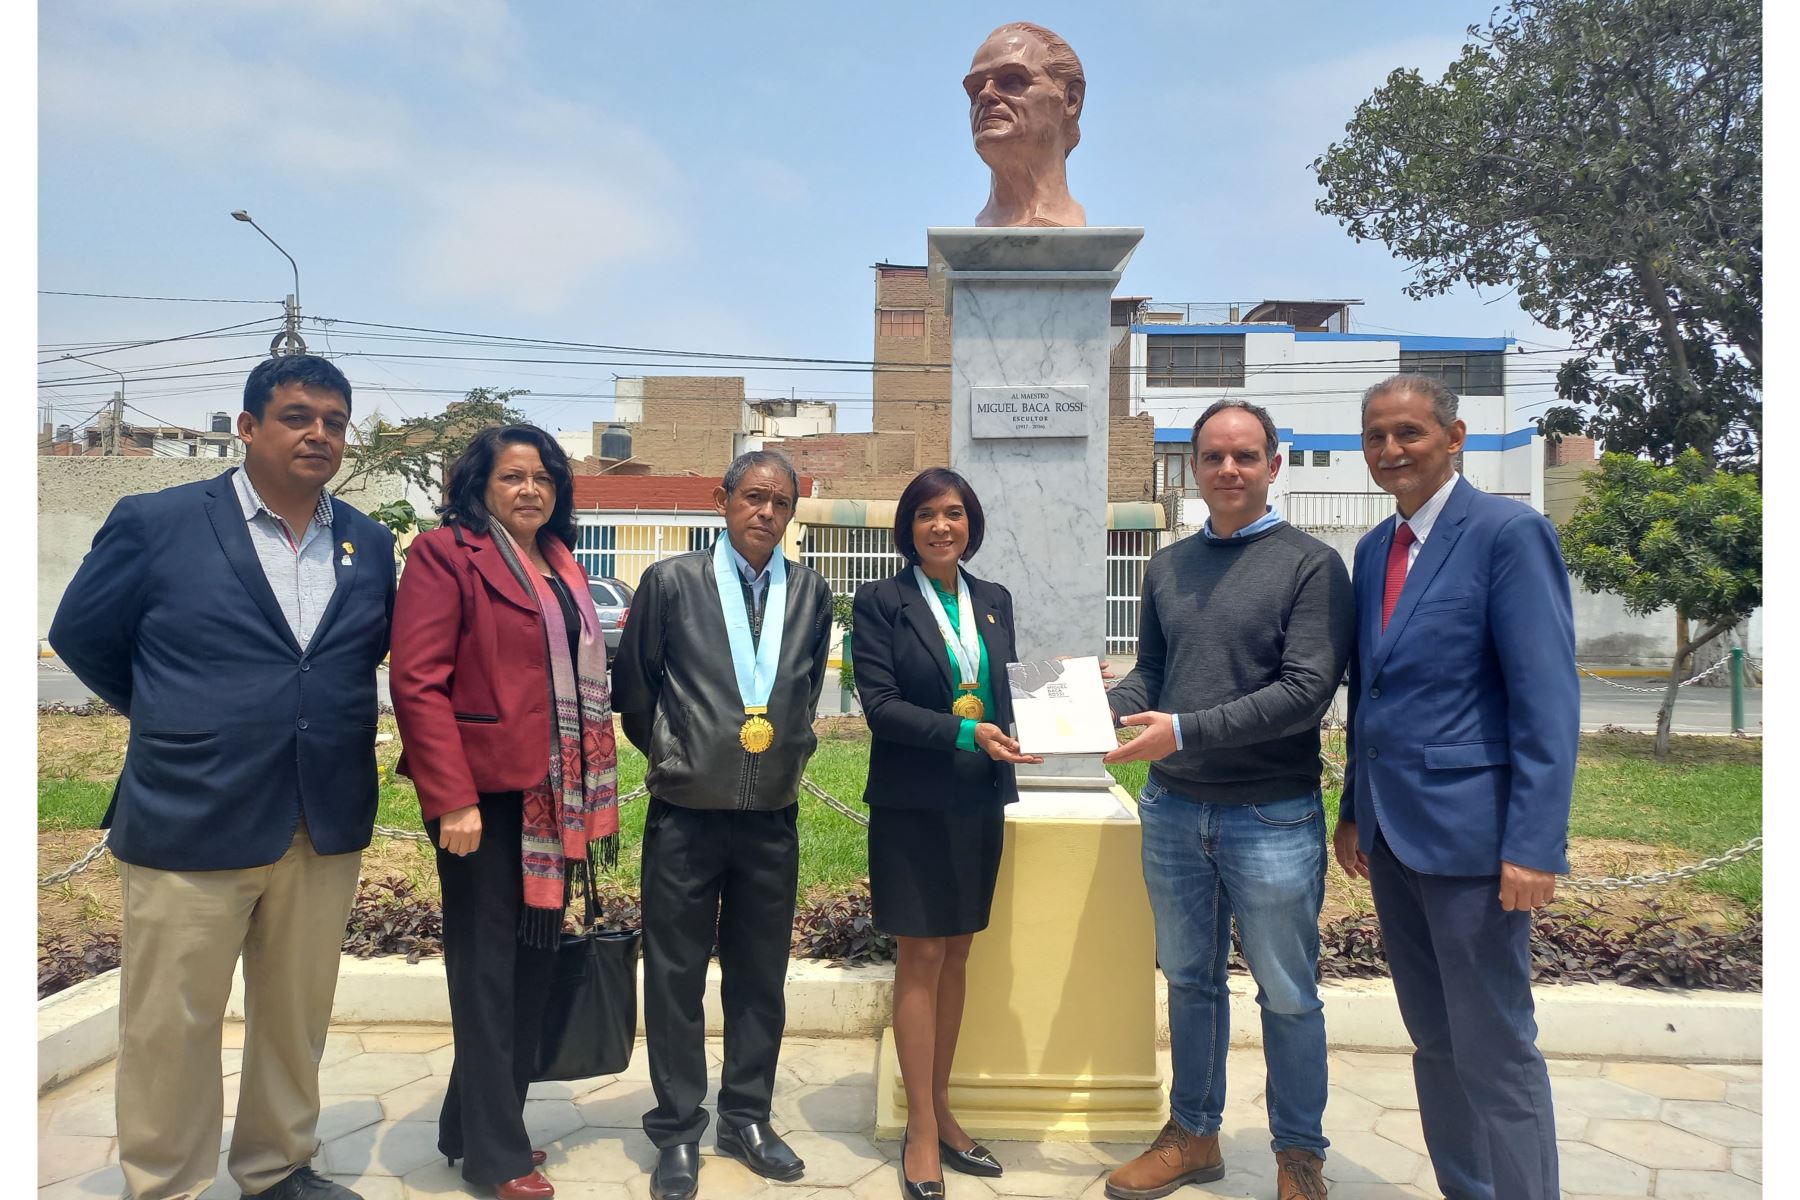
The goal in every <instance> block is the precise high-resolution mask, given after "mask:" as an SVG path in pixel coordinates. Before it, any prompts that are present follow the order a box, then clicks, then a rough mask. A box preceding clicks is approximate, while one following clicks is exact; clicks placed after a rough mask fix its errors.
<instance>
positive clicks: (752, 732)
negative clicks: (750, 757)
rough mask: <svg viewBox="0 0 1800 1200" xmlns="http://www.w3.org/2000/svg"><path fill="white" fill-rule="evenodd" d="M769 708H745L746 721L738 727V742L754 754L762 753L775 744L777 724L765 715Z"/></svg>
mask: <svg viewBox="0 0 1800 1200" xmlns="http://www.w3.org/2000/svg"><path fill="white" fill-rule="evenodd" d="M768 711H769V710H768V709H767V708H749V709H745V710H744V712H745V716H744V723H743V725H742V726H741V727H740V728H739V729H738V744H739V745H740V746H742V747H743V748H744V749H746V750H748V751H749V752H750V753H752V754H761V753H762V752H763V751H764V750H767V749H768V748H769V747H770V746H773V745H774V744H775V726H773V725H771V724H769V719H768V718H767V717H765V716H763V714H764V713H766V712H768Z"/></svg>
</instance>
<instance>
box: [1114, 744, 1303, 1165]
mask: <svg viewBox="0 0 1800 1200" xmlns="http://www.w3.org/2000/svg"><path fill="white" fill-rule="evenodd" d="M1138 816H1139V819H1140V820H1141V821H1142V822H1143V828H1144V883H1145V884H1146V885H1147V887H1148V889H1149V892H1150V908H1151V911H1152V912H1153V913H1154V914H1155V917H1156V957H1157V961H1158V962H1159V963H1160V964H1161V966H1162V971H1163V975H1164V977H1166V978H1167V979H1168V981H1169V1040H1170V1043H1171V1047H1172V1057H1173V1060H1174V1074H1175V1079H1174V1084H1173V1087H1172V1089H1171V1095H1170V1108H1171V1109H1172V1110H1173V1113H1174V1117H1175V1119H1176V1120H1177V1121H1179V1122H1180V1123H1181V1125H1182V1127H1183V1128H1185V1129H1187V1130H1189V1131H1190V1132H1192V1133H1198V1134H1211V1133H1217V1132H1218V1129H1219V1122H1220V1117H1221V1114H1222V1113H1223V1112H1224V1109H1225V1052H1226V1049H1227V1047H1228V1046H1229V1044H1230V1041H1231V1028H1230V1016H1231V1012H1230V998H1229V995H1228V993H1227V990H1226V984H1225V966H1226V962H1227V960H1228V959H1229V957H1230V955H1231V920H1232V917H1233V916H1235V917H1236V918H1237V925H1238V934H1239V936H1240V937H1241V938H1242V939H1243V943H1244V957H1245V959H1246V960H1248V962H1249V964H1250V973H1251V975H1252V976H1254V977H1255V979H1256V1003H1257V1004H1258V1005H1259V1006H1260V1007H1261V1008H1262V1028H1263V1058H1264V1061H1265V1062H1266V1063H1267V1065H1268V1076H1269V1078H1268V1087H1267V1090H1266V1096H1265V1099H1266V1102H1267V1104H1268V1109H1269V1132H1270V1133H1271V1134H1272V1135H1273V1140H1272V1142H1271V1144H1272V1146H1273V1147H1274V1149H1276V1150H1278V1151H1279V1150H1288V1149H1294V1148H1299V1149H1303V1150H1310V1151H1312V1152H1313V1153H1314V1154H1318V1155H1320V1156H1323V1155H1324V1153H1325V1147H1326V1146H1327V1145H1328V1144H1329V1143H1328V1142H1327V1141H1326V1140H1325V1133H1324V1118H1325V1088H1326V1065H1325V1011H1324V1005H1323V1004H1321V1003H1320V1001H1319V989H1318V965H1319V909H1320V907H1321V906H1322V905H1323V904H1324V903H1325V809H1324V804H1323V802H1322V800H1321V799H1320V796H1319V793H1318V792H1317V791H1312V792H1308V793H1307V794H1305V795H1303V796H1296V797H1294V798H1293V799H1291V800H1277V801H1273V802H1271V803H1268V804H1204V803H1201V802H1199V801H1197V800H1190V799H1188V798H1186V797H1185V796H1182V795H1180V794H1178V793H1175V792H1172V791H1170V790H1169V789H1167V788H1165V787H1163V786H1161V785H1160V784H1158V783H1157V782H1156V781H1155V780H1154V779H1152V780H1150V781H1149V782H1148V783H1146V784H1145V785H1144V790H1143V793H1142V794H1141V795H1140V796H1139V797H1138Z"/></svg>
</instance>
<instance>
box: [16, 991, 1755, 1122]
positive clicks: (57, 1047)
mask: <svg viewBox="0 0 1800 1200" xmlns="http://www.w3.org/2000/svg"><path fill="white" fill-rule="evenodd" d="M639 987H640V989H641V988H642V975H641V973H640V976H639ZM893 989H894V968H893V967H892V966H891V965H880V966H871V967H833V966H830V965H828V964H825V963H819V962H806V961H800V960H795V961H794V962H791V963H789V964H788V977H787V1031H788V1033H790V1034H792V1035H793V1036H795V1037H876V1036H878V1035H879V1034H880V1033H881V1031H882V1030H883V1029H884V1028H885V1027H886V1026H887V1024H888V1020H889V1016H890V1014H891V1012H892V1008H893ZM1532 993H1533V995H1534V996H1535V997H1536V1000H1537V1021H1538V1048H1539V1049H1541V1050H1542V1051H1543V1052H1544V1053H1545V1054H1546V1055H1547V1056H1549V1057H1552V1058H1630V1059H1656V1060H1662V1061H1667V1062H1749V1063H1755V1062H1761V1061H1762V1013H1763V998H1762V995H1761V994H1760V993H1755V992H1700V991H1648V990H1645V989H1642V988H1629V987H1623V986H1621V985H1619V984H1615V983H1584V984H1568V985H1558V984H1548V985H1541V986H1539V987H1536V988H1533V989H1532ZM1319 996H1320V999H1322V1000H1323V1001H1324V1003H1325V1028H1326V1031H1327V1033H1328V1034H1329V1037H1330V1040H1331V1045H1332V1046H1333V1047H1335V1048H1338V1049H1356V1050H1387V1051H1406V1050H1411V1049H1412V1043H1411V1042H1410V1041H1409V1040H1408V1039H1407V1036H1406V1028H1405V1026H1404V1025H1402V1024H1401V1021H1400V1009H1399V1007H1398V1006H1397V1005H1396V1004H1395V1002H1394V988H1393V984H1392V983H1390V982H1389V981H1388V980H1385V979H1363V980H1348V981H1341V982H1332V983H1327V984H1324V985H1322V986H1321V987H1320V989H1319ZM118 1005H119V973H118V972H117V971H108V972H107V973H106V974H104V975H100V976H97V977H95V978H93V979H89V980H86V981H84V982H82V983H79V984H77V985H75V986H74V987H72V988H69V989H68V990H66V991H62V992H58V993H57V994H56V995H54V996H50V997H48V998H46V999H44V1000H40V1001H38V1090H39V1091H42V1090H44V1089H45V1088H47V1087H50V1086H51V1085H53V1084H56V1083H60V1082H62V1081H64V1080H66V1079H72V1078H74V1077H75V1076H76V1075H79V1074H80V1073H81V1072H83V1071H85V1070H87V1069H88V1068H90V1067H93V1066H95V1065H97V1064H99V1063H103V1062H105V1061H106V1060H107V1059H109V1058H111V1057H113V1056H114V1055H115V1054H117V1053H118V1049H119V1019H118ZM243 1005H244V981H243V976H242V973H241V971H240V973H239V975H238V977H237V978H236V979H235V980H234V981H233V983H232V989H231V1000H230V1002H229V1003H228V1005H227V1008H226V1017H227V1019H228V1020H234V1021H241V1020H243V1016H244V1007H243ZM1156 1009H1157V1013H1156V1037H1157V1044H1158V1045H1160V1046H1167V1045H1168V1044H1169V1009H1168V985H1167V984H1166V983H1165V982H1164V981H1163V980H1162V979H1161V978H1160V977H1158V979H1157V981H1156ZM643 1011H644V1006H643V997H642V992H641V990H640V993H639V999H638V1031H639V1033H642V1032H643ZM332 1020H333V1021H334V1022H336V1023H339V1024H356V1023H362V1022H368V1023H407V1024H425V1025H447V1024H449V1023H450V1001H449V994H448V992H447V991H446V989H445V986H444V960H443V959H441V958H430V959H425V960H423V961H421V962H419V963H418V964H416V965H408V964H407V962H406V961H405V960H404V959H400V958H369V959H362V958H345V959H343V960H342V964H341V966H340V968H339V971H338V985H337V999H336V1002H335V1003H334V1004H333V1006H332ZM723 1027H724V1026H723V1015H722V1009H721V1008H720V1006H719V966H718V964H717V963H713V964H711V966H710V967H709V968H708V970H707V976H706V1031H707V1032H708V1033H709V1034H713V1035H717V1034H719V1033H720V1032H722V1031H723ZM1231 1041H1232V1044H1233V1045H1235V1046H1257V1045H1261V1044H1262V1021H1261V1017H1260V1015H1259V1013H1258V1011H1257V1007H1256V985H1255V983H1254V982H1253V981H1252V980H1250V979H1249V978H1248V977H1246V976H1241V975H1234V976H1232V978H1231Z"/></svg>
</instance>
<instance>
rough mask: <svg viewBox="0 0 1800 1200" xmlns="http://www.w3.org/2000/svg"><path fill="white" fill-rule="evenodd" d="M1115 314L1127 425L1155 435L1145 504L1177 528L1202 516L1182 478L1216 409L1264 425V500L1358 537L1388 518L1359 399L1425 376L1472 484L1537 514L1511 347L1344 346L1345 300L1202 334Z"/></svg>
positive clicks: (1188, 325) (1399, 340) (1386, 341)
mask: <svg viewBox="0 0 1800 1200" xmlns="http://www.w3.org/2000/svg"><path fill="white" fill-rule="evenodd" d="M1115 303H1116V304H1120V307H1121V308H1123V309H1125V311H1124V312H1122V313H1120V314H1119V315H1117V316H1115V322H1117V323H1118V324H1125V323H1126V321H1127V320H1128V321H1129V335H1128V339H1127V340H1126V341H1125V342H1124V343H1122V344H1117V345H1116V347H1115V350H1114V356H1115V357H1114V361H1115V364H1116V365H1117V366H1124V365H1125V361H1126V357H1127V355H1128V356H1129V366H1130V370H1129V374H1128V378H1129V380H1130V400H1131V409H1130V411H1131V412H1132V413H1134V414H1136V413H1149V414H1150V415H1151V416H1152V417H1153V418H1154V419H1155V421H1156V442H1157V446H1156V450H1157V462H1156V491H1157V495H1158V496H1159V497H1161V496H1173V497H1177V498H1180V502H1179V503H1178V505H1177V507H1178V509H1179V510H1180V511H1179V512H1178V513H1177V516H1176V525H1177V527H1178V528H1188V527H1193V526H1197V525H1198V524H1199V523H1200V520H1201V519H1202V518H1203V517H1204V515H1205V513H1204V508H1203V506H1201V505H1200V502H1199V500H1198V493H1197V492H1196V491H1195V490H1194V483H1193V479H1192V478H1191V476H1190V474H1189V472H1190V471H1191V469H1192V468H1191V462H1190V460H1189V457H1188V448H1189V437H1190V433H1191V431H1192V429H1193V425H1194V421H1195V420H1196V419H1198V417H1199V416H1200V414H1201V413H1203V412H1204V411H1206V409H1207V407H1208V406H1209V405H1211V404H1212V403H1213V402H1214V401H1216V400H1220V399H1224V398H1227V397H1236V398H1242V399H1245V400H1250V401H1252V402H1254V403H1256V404H1260V405H1262V406H1263V407H1264V408H1267V409H1268V410H1269V412H1270V414H1271V415H1272V416H1273V417H1274V418H1275V424H1276V426H1277V427H1278V428H1279V429H1280V431H1281V440H1282V456H1283V459H1284V463H1285V465H1284V467H1283V469H1282V472H1281V474H1280V475H1279V476H1278V477H1277V479H1276V483H1275V488H1274V490H1273V492H1272V494H1271V497H1270V499H1271V502H1272V503H1274V504H1275V505H1277V507H1279V508H1280V510H1281V511H1282V513H1283V514H1284V515H1285V516H1286V517H1287V518H1288V519H1289V520H1290V521H1292V522H1293V523H1294V524H1295V525H1298V526H1301V527H1302V528H1312V529H1366V528H1368V527H1370V526H1372V525H1374V524H1375V523H1376V522H1378V521H1379V520H1381V519H1382V518H1383V517H1385V516H1387V515H1388V514H1389V513H1391V512H1392V511H1393V499H1392V498H1391V497H1390V496H1388V495H1387V494H1386V493H1384V492H1382V491H1381V490H1380V489H1378V488H1377V487H1376V486H1375V484H1374V482H1373V480H1371V479H1370V478H1369V472H1368V469H1367V467H1366V466H1365V465H1364V462H1363V457H1362V439H1361V437H1360V430H1361V428H1362V394H1363V392H1364V390H1366V389H1367V388H1368V387H1369V385H1371V384H1373V383H1375V382H1377V381H1379V380H1381V379H1385V378H1386V377H1387V376H1389V375H1393V374H1396V373H1398V372H1401V371H1416V372H1420V373H1423V374H1430V375H1435V376H1437V377H1439V378H1441V379H1442V380H1443V381H1444V383H1445V384H1446V385H1447V386H1448V387H1449V388H1450V390H1451V391H1453V392H1455V393H1456V394H1457V396H1458V398H1459V400H1460V407H1459V415H1460V416H1461V417H1462V419H1463V421H1464V422H1465V423H1466V424H1467V426H1468V431H1469V435H1468V439H1467V442H1466V444H1465V448H1464V451H1463V456H1462V462H1461V464H1460V469H1461V471H1462V473H1463V474H1464V475H1465V476H1467V477H1468V479H1469V482H1471V483H1473V484H1474V485H1475V486H1477V487H1479V488H1481V489H1483V490H1484V491H1489V492H1497V493H1500V494H1502V495H1509V496H1514V497H1516V498H1518V499H1519V500H1521V501H1524V502H1526V503H1529V504H1530V505H1532V506H1533V507H1534V508H1536V509H1538V510H1539V511H1542V510H1543V508H1544V462H1545V456H1544V439H1543V438H1542V437H1540V436H1538V435H1537V433H1536V432H1535V430H1534V428H1533V425H1532V421H1531V419H1530V418H1529V417H1527V416H1523V415H1521V413H1520V410H1519V406H1520V404H1521V403H1522V402H1523V401H1524V399H1525V394H1523V393H1522V392H1521V391H1520V390H1519V389H1517V388H1514V389H1509V387H1508V384H1509V374H1511V373H1512V372H1509V366H1510V365H1511V364H1512V363H1513V361H1514V360H1515V359H1516V358H1517V355H1516V354H1514V353H1512V350H1513V339H1512V338H1507V337H1494V338H1465V337H1423V336H1417V335H1413V334H1400V333H1360V332H1358V333H1353V332H1350V331H1349V323H1350V322H1349V310H1350V307H1351V306H1352V305H1354V304H1357V303H1360V302H1359V301H1355V300H1325V301H1263V302H1262V303H1260V304H1255V305H1249V306H1242V307H1239V306H1231V307H1229V308H1225V307H1224V306H1220V307H1221V308H1223V311H1222V312H1221V313H1220V314H1219V315H1220V316H1222V317H1223V318H1224V319H1222V320H1218V321H1212V322H1208V321H1204V320H1195V319H1194V318H1195V317H1196V316H1206V315H1212V314H1211V313H1207V312H1205V311H1202V312H1201V313H1198V314H1196V313H1195V311H1194V309H1195V307H1198V306H1185V305H1184V306H1176V309H1177V310H1176V311H1174V312H1170V311H1168V308H1169V307H1170V306H1162V310H1161V311H1158V308H1159V306H1156V305H1153V304H1151V303H1149V302H1148V301H1144V300H1135V299H1134V300H1132V301H1128V302H1123V303H1121V302H1119V301H1115ZM1208 307H1210V306H1208ZM1245 309H1247V311H1245ZM1240 312H1241V313H1242V315H1241V316H1240V315H1239V314H1240ZM1520 374H1523V373H1522V372H1520Z"/></svg>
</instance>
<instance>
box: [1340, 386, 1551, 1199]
mask: <svg viewBox="0 0 1800 1200" xmlns="http://www.w3.org/2000/svg"><path fill="white" fill-rule="evenodd" d="M1463 439H1464V428H1463V423H1462V422H1461V421H1459V420H1457V417H1456V397H1455V396H1454V395H1452V394H1451V393H1450V392H1449V391H1447V390H1446V389H1445V388H1444V386H1443V385H1442V384H1441V383H1439V382H1438V381H1437V380H1435V379H1431V378H1429V377H1427V376H1422V375H1396V376H1394V377H1392V378H1391V379H1386V380H1383V381H1382V382H1381V383H1378V384H1376V385H1375V386H1374V387H1372V388H1370V389H1369V391H1368V393H1367V394H1366V395H1364V397H1363V457H1364V458H1365V459H1366V460H1367V462H1368V464H1369V473H1370V474H1371V475H1372V476H1373V477H1374V479H1375V482H1376V483H1377V484H1378V485H1379V486H1380V487H1381V489H1382V490H1383V491H1385V492H1388V493H1389V494H1391V495H1392V496H1393V497H1394V499H1395V501H1396V503H1397V505H1398V507H1399V512H1398V513H1397V514H1396V515H1395V517H1394V518H1393V519H1392V520H1390V521H1383V522H1382V523H1381V524H1379V525H1377V526H1376V527H1375V528H1374V529H1372V530H1370V531H1369V532H1368V533H1367V534H1366V535H1364V537H1363V539H1362V541H1361V542H1359V543H1358V544H1357V547H1356V560H1355V565H1354V569H1353V571H1352V575H1353V578H1354V586H1355V590H1356V618H1357V635H1356V636H1357V648H1356V654H1355V655H1354V656H1353V657H1352V658H1351V660H1350V730H1349V741H1348V748H1347V751H1346V758H1345V768H1344V793H1343V799H1342V800H1341V801H1340V802H1339V807H1338V826H1337V832H1336V835H1335V839H1334V843H1335V844H1334V849H1335V852H1336V854H1337V859H1338V862H1339V863H1340V864H1341V865H1342V866H1343V868H1344V870H1345V871H1346V872H1348V873H1349V874H1350V875H1351V876H1352V877H1357V876H1360V877H1362V878H1364V879H1367V880H1369V883H1370V887H1371V889H1372V891H1373V892H1374V896H1375V912H1376V915H1377V916H1378V917H1379V919H1380V921H1381V934H1382V940H1383V941H1384V942H1385V943H1386V946H1387V956H1388V964H1389V966H1390V968H1391V970H1392V973H1393V978H1394V993H1395V995H1396V997H1397V998H1398V999H1399V1002H1400V1014H1401V1017H1402V1018H1403V1019H1404V1020H1405V1022H1406V1029H1407V1033H1408V1034H1409V1035H1410V1036H1411V1037H1412V1040H1413V1045H1414V1046H1415V1047H1416V1049H1415V1051H1414V1053H1413V1077H1414V1081H1415V1083H1416V1085H1417V1087H1418V1091H1419V1115H1420V1120H1421V1122H1422V1124H1423V1126H1424V1131H1425V1144H1426V1147H1427V1148H1428V1149H1429V1150H1430V1152H1431V1162H1432V1166H1433V1167H1434V1168H1435V1169H1436V1171H1437V1182H1438V1187H1439V1188H1440V1189H1441V1190H1442V1191H1443V1193H1444V1195H1445V1196H1446V1197H1448V1198H1449V1200H1496V1198H1498V1200H1554V1197H1556V1196H1557V1195H1558V1191H1557V1186H1558V1185H1557V1162H1556V1130H1555V1122H1554V1118H1553V1115H1552V1113H1551V1108H1550V1078H1549V1074H1548V1072H1547V1071H1546V1070H1545V1068H1544V1059H1543V1056H1542V1055H1541V1054H1539V1053H1538V1050H1537V1045H1536V1041H1537V1022H1536V1020H1535V1019H1534V1017H1533V1012H1532V1002H1531V948H1530V932H1531V930H1530V921H1531V910H1532V909H1534V908H1538V907H1540V906H1542V905H1545V904H1548V903H1549V902H1550V901H1551V899H1552V898H1553V897H1554V896H1555V894H1556V876H1557V875H1558V874H1560V873H1563V872H1566V871H1567V870H1568V869H1569V863H1568V859H1567V857H1566V850H1567V847H1568V831H1569V800H1570V796H1571V794H1572V792H1573V790H1574V784H1575V754H1576V748H1577V741H1578V737H1579V730H1580V716H1581V710H1580V691H1579V687H1578V682H1577V680H1576V677H1575V625H1574V617H1573V611H1572V609H1571V606H1570V601H1569V577H1568V574H1567V571H1566V569H1565V567H1564V565H1563V559H1562V552H1561V549H1560V547H1559V546H1558V543H1557V539H1556V530H1555V528H1554V527H1553V526H1552V525H1551V524H1550V522H1549V521H1548V520H1546V519H1545V518H1544V517H1543V515H1542V514H1540V513H1538V512H1536V511H1535V510H1533V509H1531V508H1529V507H1527V506H1525V505H1523V504H1519V503H1517V502H1516V501H1513V500H1507V499H1504V498H1502V497H1499V496H1490V495H1488V494H1487V493H1485V492H1482V491H1479V490H1478V489H1476V488H1475V487H1473V486H1471V485H1470V484H1469V483H1468V481H1467V480H1465V479H1463V478H1462V476H1461V475H1460V474H1458V473H1457V471H1456V470H1455V467H1454V463H1455V461H1456V455H1457V454H1458V453H1459V452H1460V451H1461V450H1462V447H1463Z"/></svg>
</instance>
